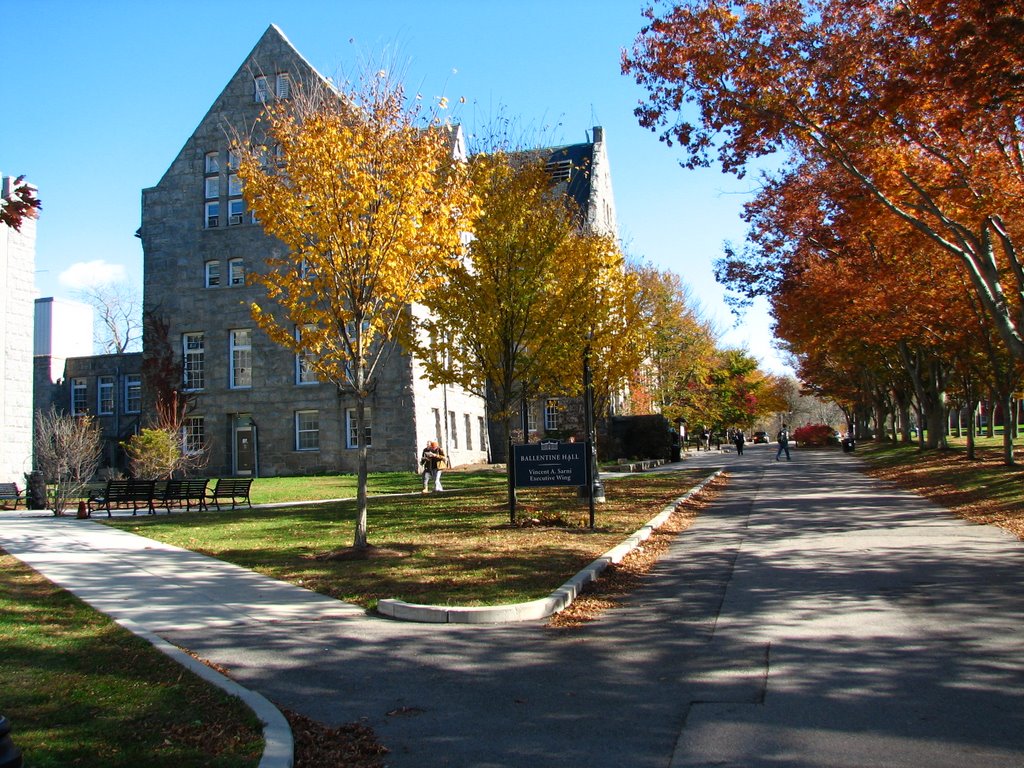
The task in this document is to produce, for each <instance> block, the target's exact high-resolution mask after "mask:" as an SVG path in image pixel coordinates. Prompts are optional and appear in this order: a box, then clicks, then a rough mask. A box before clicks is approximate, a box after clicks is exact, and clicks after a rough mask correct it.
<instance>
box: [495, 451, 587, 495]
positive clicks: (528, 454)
mask: <svg viewBox="0 0 1024 768" xmlns="http://www.w3.org/2000/svg"><path fill="white" fill-rule="evenodd" d="M589 445H590V444H589V443H560V442H558V441H557V440H542V441H541V442H539V443H530V444H529V445H514V446H512V458H513V465H512V466H513V472H514V475H515V484H516V486H517V487H520V488H531V487H541V486H547V485H583V486H585V485H586V484H587V450H588V448H589Z"/></svg>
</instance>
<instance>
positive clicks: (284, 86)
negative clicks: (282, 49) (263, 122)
mask: <svg viewBox="0 0 1024 768" xmlns="http://www.w3.org/2000/svg"><path fill="white" fill-rule="evenodd" d="M275 85H276V89H275V91H274V95H275V96H277V98H279V99H289V98H291V95H292V78H291V76H290V75H289V74H288V73H287V72H281V73H279V74H278V76H277V82H276V83H275Z"/></svg>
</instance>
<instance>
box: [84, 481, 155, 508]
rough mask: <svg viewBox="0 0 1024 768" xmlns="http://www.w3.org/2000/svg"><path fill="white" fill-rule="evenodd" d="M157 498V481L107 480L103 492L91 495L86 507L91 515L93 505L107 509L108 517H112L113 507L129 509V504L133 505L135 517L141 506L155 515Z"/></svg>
mask: <svg viewBox="0 0 1024 768" xmlns="http://www.w3.org/2000/svg"><path fill="white" fill-rule="evenodd" d="M155 496H156V481H155V480H107V485H106V487H105V488H104V489H103V490H102V491H100V492H99V493H98V494H97V493H95V492H93V493H91V494H89V499H88V501H87V502H86V505H87V506H88V509H89V514H90V515H91V514H92V510H93V505H95V506H96V507H97V508H104V509H106V510H107V517H110V510H111V507H113V506H118V507H120V506H122V505H124V506H125V507H127V505H128V504H131V505H132V514H133V515H134V514H136V513H137V512H138V511H139V508H140V505H142V508H143V509H145V510H147V511H148V512H149V514H151V515H154V514H156V509H155V508H154V507H153V501H154V497H155Z"/></svg>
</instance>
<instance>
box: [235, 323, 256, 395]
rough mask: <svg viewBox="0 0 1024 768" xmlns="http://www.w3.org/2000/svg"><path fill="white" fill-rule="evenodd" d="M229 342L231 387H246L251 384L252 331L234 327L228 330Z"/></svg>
mask: <svg viewBox="0 0 1024 768" xmlns="http://www.w3.org/2000/svg"><path fill="white" fill-rule="evenodd" d="M229 336H230V344H231V382H230V384H229V386H230V387H231V388H232V389H247V388H249V387H251V386H252V331H251V330H249V329H248V328H234V329H232V330H231V331H229Z"/></svg>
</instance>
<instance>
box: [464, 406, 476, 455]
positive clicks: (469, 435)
mask: <svg viewBox="0 0 1024 768" xmlns="http://www.w3.org/2000/svg"><path fill="white" fill-rule="evenodd" d="M462 420H463V421H464V422H465V423H466V450H467V451H472V450H473V422H472V421H471V420H470V418H469V414H468V413H464V414H462Z"/></svg>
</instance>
